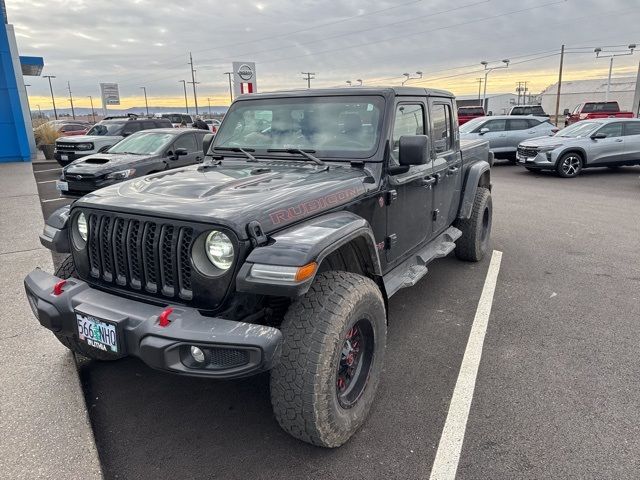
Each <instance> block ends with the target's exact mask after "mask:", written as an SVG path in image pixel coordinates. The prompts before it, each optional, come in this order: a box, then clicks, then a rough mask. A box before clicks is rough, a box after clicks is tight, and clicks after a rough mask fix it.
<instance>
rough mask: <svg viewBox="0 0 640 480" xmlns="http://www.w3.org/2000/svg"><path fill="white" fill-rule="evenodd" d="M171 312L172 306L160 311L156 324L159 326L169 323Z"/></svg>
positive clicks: (166, 325) (165, 325)
mask: <svg viewBox="0 0 640 480" xmlns="http://www.w3.org/2000/svg"><path fill="white" fill-rule="evenodd" d="M172 313H173V308H171V307H167V308H165V309H164V310H163V311H162V313H161V314H160V315H159V316H158V325H160V326H161V327H163V328H164V327H168V326H169V325H170V324H171V320H169V315H171V314H172Z"/></svg>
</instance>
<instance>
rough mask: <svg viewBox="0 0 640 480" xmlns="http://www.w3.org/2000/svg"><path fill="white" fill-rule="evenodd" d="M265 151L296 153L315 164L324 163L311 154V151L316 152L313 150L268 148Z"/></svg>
mask: <svg viewBox="0 0 640 480" xmlns="http://www.w3.org/2000/svg"><path fill="white" fill-rule="evenodd" d="M267 153H297V154H299V155H302V156H303V157H305V158H306V159H307V160H311V161H312V162H313V163H315V164H317V165H325V163H324V162H323V161H322V160H320V159H319V158H318V157H314V156H313V155H311V154H312V153H316V151H315V150H302V149H301V148H270V149H268V150H267Z"/></svg>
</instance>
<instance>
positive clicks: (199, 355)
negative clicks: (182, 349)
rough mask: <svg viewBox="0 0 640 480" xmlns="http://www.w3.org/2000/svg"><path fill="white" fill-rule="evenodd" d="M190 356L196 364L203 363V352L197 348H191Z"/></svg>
mask: <svg viewBox="0 0 640 480" xmlns="http://www.w3.org/2000/svg"><path fill="white" fill-rule="evenodd" d="M191 356H192V357H193V359H194V360H195V361H196V362H197V363H204V352H203V351H202V350H201V349H200V348H198V347H194V346H193V345H192V346H191Z"/></svg>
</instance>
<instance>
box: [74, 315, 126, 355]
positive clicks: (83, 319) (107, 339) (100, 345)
mask: <svg viewBox="0 0 640 480" xmlns="http://www.w3.org/2000/svg"><path fill="white" fill-rule="evenodd" d="M76 320H77V322H78V336H79V337H80V340H82V341H83V342H85V343H86V344H87V345H89V346H91V347H93V348H97V349H99V350H102V351H103V352H112V353H118V332H117V331H116V326H115V325H113V324H112V323H107V322H105V321H103V320H100V319H99V318H96V317H93V316H91V315H84V314H81V313H78V312H76Z"/></svg>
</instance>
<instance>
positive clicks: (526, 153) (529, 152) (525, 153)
mask: <svg viewBox="0 0 640 480" xmlns="http://www.w3.org/2000/svg"><path fill="white" fill-rule="evenodd" d="M518 155H520V156H521V157H526V158H531V157H535V156H536V155H538V149H537V148H535V147H518Z"/></svg>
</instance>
